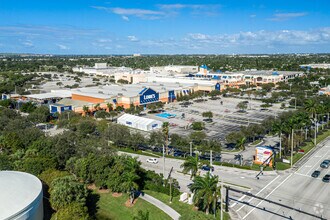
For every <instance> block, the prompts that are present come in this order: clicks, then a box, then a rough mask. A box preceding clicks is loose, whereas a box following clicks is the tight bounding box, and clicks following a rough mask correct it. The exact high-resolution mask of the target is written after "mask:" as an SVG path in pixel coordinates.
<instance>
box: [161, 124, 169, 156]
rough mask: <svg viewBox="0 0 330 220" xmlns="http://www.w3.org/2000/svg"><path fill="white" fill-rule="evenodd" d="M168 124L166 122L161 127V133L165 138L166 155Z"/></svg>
mask: <svg viewBox="0 0 330 220" xmlns="http://www.w3.org/2000/svg"><path fill="white" fill-rule="evenodd" d="M169 125H170V124H169V123H168V122H164V123H163V125H162V132H163V135H164V137H165V146H166V149H165V150H166V154H168V134H169V131H170V129H169V127H170V126H169Z"/></svg>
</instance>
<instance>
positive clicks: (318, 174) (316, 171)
mask: <svg viewBox="0 0 330 220" xmlns="http://www.w3.org/2000/svg"><path fill="white" fill-rule="evenodd" d="M320 174H321V171H319V170H315V171H314V172H313V173H312V177H314V178H317V177H319V176H320Z"/></svg>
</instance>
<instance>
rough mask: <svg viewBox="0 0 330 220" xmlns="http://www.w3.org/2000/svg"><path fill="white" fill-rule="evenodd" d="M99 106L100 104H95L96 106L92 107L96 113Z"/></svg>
mask: <svg viewBox="0 0 330 220" xmlns="http://www.w3.org/2000/svg"><path fill="white" fill-rule="evenodd" d="M100 106H101V104H100V103H97V104H96V105H95V106H94V109H95V110H96V111H97V110H99V109H100Z"/></svg>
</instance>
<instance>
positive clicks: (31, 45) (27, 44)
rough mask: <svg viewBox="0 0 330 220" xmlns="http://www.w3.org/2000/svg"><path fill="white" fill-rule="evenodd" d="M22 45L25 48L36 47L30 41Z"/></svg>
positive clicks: (23, 42)
mask: <svg viewBox="0 0 330 220" xmlns="http://www.w3.org/2000/svg"><path fill="white" fill-rule="evenodd" d="M22 45H23V46H25V47H34V44H33V42H32V41H30V40H26V41H22Z"/></svg>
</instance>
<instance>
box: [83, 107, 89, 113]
mask: <svg viewBox="0 0 330 220" xmlns="http://www.w3.org/2000/svg"><path fill="white" fill-rule="evenodd" d="M83 111H84V113H85V115H87V114H88V112H89V107H88V106H86V105H84V106H83Z"/></svg>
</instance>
